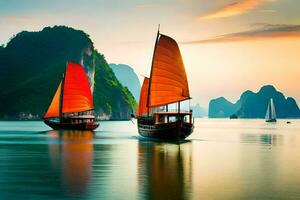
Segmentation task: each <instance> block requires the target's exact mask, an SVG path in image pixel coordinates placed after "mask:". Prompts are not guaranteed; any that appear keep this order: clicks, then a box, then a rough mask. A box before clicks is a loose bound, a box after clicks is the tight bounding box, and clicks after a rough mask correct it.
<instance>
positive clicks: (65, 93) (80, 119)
mask: <svg viewBox="0 0 300 200" xmlns="http://www.w3.org/2000/svg"><path fill="white" fill-rule="evenodd" d="M93 109H94V107H93V96H92V92H91V89H90V85H89V82H88V78H87V75H86V73H85V70H84V68H83V67H82V66H81V65H80V64H77V63H73V62H68V63H67V67H66V71H65V73H64V74H63V78H62V80H61V82H60V83H59V86H58V88H57V90H56V93H55V95H54V97H53V99H52V102H51V104H50V106H49V108H48V110H47V112H46V114H45V115H44V122H45V124H47V125H48V126H50V127H51V128H53V129H78V130H94V129H95V128H97V127H98V126H99V124H98V123H96V120H95V116H94V115H93Z"/></svg>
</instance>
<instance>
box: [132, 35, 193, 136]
mask: <svg viewBox="0 0 300 200" xmlns="http://www.w3.org/2000/svg"><path fill="white" fill-rule="evenodd" d="M188 99H191V97H190V93H189V87H188V80H187V76H186V72H185V67H184V64H183V60H182V57H181V53H180V50H179V47H178V44H177V42H176V41H175V40H174V39H173V38H171V37H169V36H166V35H163V34H160V33H159V30H158V32H157V37H156V42H155V47H154V52H153V58H152V66H151V74H150V77H149V78H148V77H145V78H144V82H143V85H142V88H141V95H140V100H139V107H138V112H137V122H138V132H139V134H140V135H141V136H143V137H147V138H151V139H159V140H172V141H180V140H184V139H185V138H186V137H188V136H189V135H190V134H191V133H192V132H193V129H194V125H193V122H192V121H193V120H192V111H191V110H189V111H182V110H181V109H180V102H181V101H184V100H188ZM169 104H175V105H177V110H173V111H170V110H169V109H168V105H169Z"/></svg>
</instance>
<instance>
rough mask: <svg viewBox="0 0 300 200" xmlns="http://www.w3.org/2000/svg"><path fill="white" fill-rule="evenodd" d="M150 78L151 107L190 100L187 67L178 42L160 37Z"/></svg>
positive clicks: (149, 103)
mask: <svg viewBox="0 0 300 200" xmlns="http://www.w3.org/2000/svg"><path fill="white" fill-rule="evenodd" d="M154 51H155V52H154V57H153V64H152V70H151V78H150V81H151V82H150V97H149V102H148V105H149V106H150V107H155V106H162V105H166V104H170V103H175V102H178V101H183V100H186V99H190V93H189V87H188V81H187V76H186V72H185V67H184V64H183V60H182V57H181V54H180V50H179V47H178V44H177V43H176V41H175V40H174V39H172V38H170V37H168V36H165V35H160V37H159V39H158V41H157V44H156V48H155V49H154Z"/></svg>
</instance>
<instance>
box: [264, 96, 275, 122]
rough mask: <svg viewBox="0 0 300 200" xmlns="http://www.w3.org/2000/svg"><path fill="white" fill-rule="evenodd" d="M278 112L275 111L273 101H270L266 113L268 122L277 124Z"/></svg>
mask: <svg viewBox="0 0 300 200" xmlns="http://www.w3.org/2000/svg"><path fill="white" fill-rule="evenodd" d="M276 121H277V119H276V111H275V106H274V102H273V99H272V98H271V99H270V102H269V104H268V109H267V113H266V122H276Z"/></svg>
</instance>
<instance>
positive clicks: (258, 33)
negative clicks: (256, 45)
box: [181, 23, 300, 44]
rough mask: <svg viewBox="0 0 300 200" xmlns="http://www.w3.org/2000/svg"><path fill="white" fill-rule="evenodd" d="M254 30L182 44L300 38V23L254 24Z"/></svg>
mask: <svg viewBox="0 0 300 200" xmlns="http://www.w3.org/2000/svg"><path fill="white" fill-rule="evenodd" d="M254 26H256V27H257V26H258V28H255V29H253V30H249V31H244V32H237V33H231V34H226V35H220V36H216V37H212V38H209V39H204V40H194V41H185V42H181V43H182V44H203V43H225V42H240V41H249V40H259V39H274V38H300V25H289V24H261V23H260V24H254Z"/></svg>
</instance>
